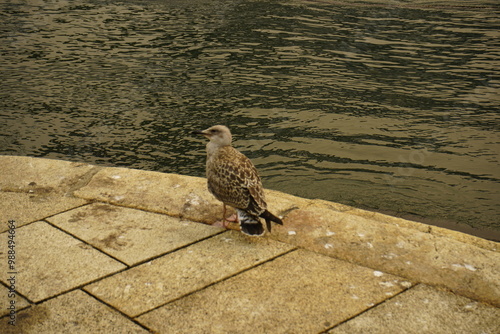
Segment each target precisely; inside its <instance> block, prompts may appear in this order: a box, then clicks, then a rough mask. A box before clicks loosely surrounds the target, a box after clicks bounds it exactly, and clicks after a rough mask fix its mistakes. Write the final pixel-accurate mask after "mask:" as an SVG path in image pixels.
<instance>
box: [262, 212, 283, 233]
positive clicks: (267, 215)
mask: <svg viewBox="0 0 500 334" xmlns="http://www.w3.org/2000/svg"><path fill="white" fill-rule="evenodd" d="M260 216H261V217H262V218H264V219H265V220H266V226H267V229H268V230H269V232H271V222H272V221H273V222H275V223H276V224H280V225H283V221H282V220H281V219H279V218H278V217H276V216H275V215H273V214H272V213H271V212H269V211H267V210H266V211H264V212H262V213H261V214H260Z"/></svg>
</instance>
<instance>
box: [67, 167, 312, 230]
mask: <svg viewBox="0 0 500 334" xmlns="http://www.w3.org/2000/svg"><path fill="white" fill-rule="evenodd" d="M75 195H76V196H78V197H81V198H84V199H87V200H98V201H102V202H108V203H112V204H119V205H123V206H128V207H132V208H138V209H143V210H147V211H153V212H159V213H166V214H168V215H170V216H175V217H181V218H185V219H189V220H193V221H198V222H204V223H213V222H215V221H217V220H220V219H221V218H222V213H223V212H222V203H221V202H219V201H217V200H216V199H215V197H213V196H212V195H211V194H210V193H209V192H208V190H207V181H206V179H204V178H201V177H193V176H184V175H178V174H168V173H158V172H148V171H142V170H135V169H127V168H114V167H108V168H104V169H102V170H100V171H99V172H98V173H97V174H95V175H94V176H93V178H92V180H91V181H90V182H89V183H88V184H87V185H85V186H84V187H82V188H80V189H79V190H77V191H76V192H75ZM273 198H276V197H275V196H274V197H273V196H272V195H271V196H270V201H269V207H270V208H273V209H274V210H272V211H274V212H275V213H277V214H279V212H278V209H279V210H281V211H284V210H287V209H289V208H292V207H294V206H295V204H294V203H293V200H292V198H294V197H293V196H290V195H288V197H287V196H283V197H281V199H280V200H279V203H278V204H279V208H276V207H274V206H273V204H274V203H273V202H272V200H273ZM295 199H297V197H295ZM298 201H303V202H307V200H298ZM228 209H229V210H232V209H230V208H229V207H228ZM229 213H230V211H228V214H229Z"/></svg>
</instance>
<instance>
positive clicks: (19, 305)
mask: <svg viewBox="0 0 500 334" xmlns="http://www.w3.org/2000/svg"><path fill="white" fill-rule="evenodd" d="M2 245H3V244H2ZM4 268H5V267H4ZM8 275H9V274H7V271H4V276H8ZM9 276H10V275H9ZM7 278H9V277H7ZM14 283H15V284H14V286H13V287H12V289H13V290H15V289H16V288H17V286H18V285H19V282H14ZM16 283H17V284H16ZM7 286H9V289H8V288H6V287H4V286H3V285H0V317H2V316H4V315H6V314H9V313H10V310H9V309H8V308H9V307H10V305H11V301H12V300H13V301H14V307H15V310H16V311H20V310H21V309H23V308H25V307H27V306H29V305H30V304H29V303H28V301H27V300H26V299H24V298H23V297H21V296H19V295H18V294H16V295H15V297H12V298H11V297H10V296H9V294H10V293H12V290H10V288H11V285H10V284H9V283H7ZM2 321H3V320H2ZM5 321H7V320H5Z"/></svg>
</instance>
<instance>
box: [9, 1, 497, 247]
mask: <svg viewBox="0 0 500 334" xmlns="http://www.w3.org/2000/svg"><path fill="white" fill-rule="evenodd" d="M77 3H78V4H75V3H74V2H71V1H62V0H52V1H43V2H29V1H4V0H2V1H0V8H1V10H0V14H1V15H2V22H3V23H2V28H1V30H0V50H1V56H0V57H1V58H0V59H1V63H0V73H1V78H2V89H1V90H0V121H1V122H0V154H16V155H29V156H37V157H48V158H56V159H66V160H73V161H84V162H88V163H93V164H99V165H106V166H126V167H131V168H139V169H145V170H155V171H162V172H174V173H182V174H188V175H197V176H202V175H203V174H204V154H205V153H204V143H203V142H202V141H200V139H199V138H193V136H192V135H190V132H191V131H192V130H195V129H204V128H206V127H208V126H209V125H213V124H225V125H228V126H229V127H230V128H231V130H232V132H233V137H234V138H235V142H234V145H235V146H236V147H237V148H238V149H240V150H241V151H243V152H244V153H245V154H247V155H248V156H249V157H250V158H251V159H252V160H253V161H254V163H255V164H256V166H257V168H258V169H259V171H260V173H261V175H262V178H263V181H264V185H265V186H266V187H268V188H272V189H276V190H281V191H284V192H287V193H291V194H295V195H298V196H302V197H307V198H322V199H326V200H331V201H336V202H341V203H345V204H349V205H354V206H357V207H363V208H370V209H375V210H380V211H383V212H389V213H391V214H396V215H404V216H405V217H406V216H407V215H408V214H409V215H411V216H409V217H412V218H414V219H423V220H424V221H426V222H430V223H432V224H437V225H441V226H446V227H451V228H455V229H458V230H462V231H466V232H467V233H473V234H478V235H481V236H483V237H488V238H491V239H498V240H500V237H499V235H500V224H499V221H498V216H499V199H500V195H499V192H500V191H499V189H500V187H499V185H500V169H499V151H500V150H499V148H500V144H499V143H500V137H499V123H500V122H499V109H500V108H499V105H500V103H499V102H500V74H499V68H500V39H499V37H500V33H499V31H500V15H499V13H500V10H499V9H500V7H499V6H498V5H491V4H490V5H488V6H484V8H481V7H473V8H471V7H457V6H452V5H446V6H440V7H434V8H432V7H422V6H420V7H419V6H418V4H417V5H413V6H411V7H400V6H395V5H391V6H382V5H349V4H340V3H338V2H329V1H292V2H290V1H203V0H198V1H153V2H148V1H121V2H120V1H79V2H77ZM394 3H395V2H392V4H394Z"/></svg>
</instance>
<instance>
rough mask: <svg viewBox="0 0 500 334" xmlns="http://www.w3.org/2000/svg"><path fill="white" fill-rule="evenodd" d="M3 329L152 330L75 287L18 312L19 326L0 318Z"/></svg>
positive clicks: (48, 331) (57, 333)
mask: <svg viewBox="0 0 500 334" xmlns="http://www.w3.org/2000/svg"><path fill="white" fill-rule="evenodd" d="M0 333H9V334H10V333H12V334H14V333H15V334H19V333H26V334H30V333H33V334H35V333H43V334H52V333H54V334H60V333H82V334H87V333H127V334H129V333H130V334H132V333H138V334H139V333H144V334H146V333H149V331H147V330H145V329H144V328H142V327H141V326H139V325H138V324H136V323H134V322H133V321H131V320H130V319H127V318H126V317H124V316H122V315H121V314H120V313H118V312H116V311H115V310H113V309H111V308H110V307H108V306H106V305H104V304H102V303H100V302H98V301H97V300H95V299H94V298H93V297H91V296H89V295H88V294H86V293H85V292H83V291H81V290H75V291H72V292H69V293H66V294H63V295H61V296H58V297H56V298H53V299H50V300H48V301H45V302H43V303H41V304H39V305H36V306H33V307H31V308H29V309H26V310H24V311H21V312H19V313H18V314H17V320H16V326H11V325H8V323H7V321H6V320H5V319H2V321H0Z"/></svg>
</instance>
